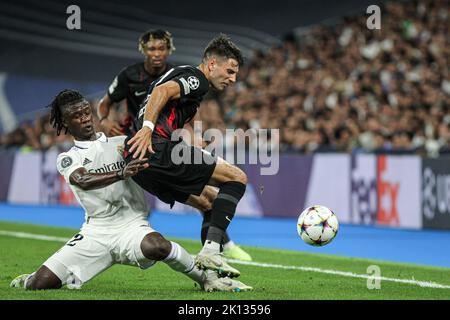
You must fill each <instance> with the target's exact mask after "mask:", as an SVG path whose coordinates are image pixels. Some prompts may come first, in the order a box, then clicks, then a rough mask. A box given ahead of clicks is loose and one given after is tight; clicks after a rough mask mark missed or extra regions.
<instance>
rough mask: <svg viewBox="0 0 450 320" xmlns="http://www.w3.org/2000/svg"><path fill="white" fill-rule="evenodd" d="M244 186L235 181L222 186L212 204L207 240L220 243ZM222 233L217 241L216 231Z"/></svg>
mask: <svg viewBox="0 0 450 320" xmlns="http://www.w3.org/2000/svg"><path fill="white" fill-rule="evenodd" d="M245 188H246V186H245V184H243V183H241V182H237V181H229V182H225V183H224V184H222V186H221V187H220V190H219V194H218V195H217V198H216V199H215V200H214V202H213V206H212V212H211V226H210V227H209V229H208V233H207V235H206V239H207V240H211V241H214V242H217V241H220V242H218V243H222V241H223V237H224V236H225V233H226V230H227V228H228V225H229V224H230V222H231V220H232V219H233V217H234V214H235V212H236V207H237V204H238V202H239V201H240V200H241V198H242V197H243V196H244V193H245ZM217 230H221V231H222V235H221V238H220V239H219V235H218V233H219V232H218V231H217Z"/></svg>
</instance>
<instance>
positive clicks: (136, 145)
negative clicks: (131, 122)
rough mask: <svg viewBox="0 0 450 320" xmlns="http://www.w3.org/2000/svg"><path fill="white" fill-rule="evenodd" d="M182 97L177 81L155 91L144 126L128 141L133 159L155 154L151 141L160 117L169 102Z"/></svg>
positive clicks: (161, 86) (149, 101) (146, 108)
mask: <svg viewBox="0 0 450 320" xmlns="http://www.w3.org/2000/svg"><path fill="white" fill-rule="evenodd" d="M180 96H181V90H180V85H179V84H178V83H176V82H175V81H168V82H166V83H163V84H161V85H159V86H157V87H155V88H154V89H153V91H152V93H151V94H150V98H149V99H148V101H147V104H146V106H145V113H144V122H143V126H142V128H141V130H139V131H138V132H137V133H136V135H135V136H134V137H133V138H131V139H130V140H129V141H128V145H131V147H130V152H131V153H133V158H137V157H139V159H143V158H144V157H145V154H146V152H147V151H148V152H150V153H154V151H153V148H152V145H151V140H152V132H153V130H154V127H155V123H156V121H157V120H158V116H159V114H160V112H161V110H162V108H163V107H164V106H165V105H166V103H167V102H168V101H170V100H175V99H179V98H180Z"/></svg>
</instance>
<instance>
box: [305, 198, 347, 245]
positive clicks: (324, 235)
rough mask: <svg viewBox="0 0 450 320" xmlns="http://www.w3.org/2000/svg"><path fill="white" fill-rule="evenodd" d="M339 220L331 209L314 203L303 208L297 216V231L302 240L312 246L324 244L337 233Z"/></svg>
mask: <svg viewBox="0 0 450 320" xmlns="http://www.w3.org/2000/svg"><path fill="white" fill-rule="evenodd" d="M338 229H339V222H338V219H337V217H336V215H335V214H334V212H333V211H331V210H330V209H328V208H327V207H324V206H320V205H315V206H312V207H309V208H306V209H305V210H303V212H302V213H301V214H300V216H299V217H298V221H297V232H298V235H299V236H300V237H301V238H302V240H303V241H304V242H306V243H307V244H310V245H312V246H324V245H326V244H328V243H330V242H331V241H332V240H333V239H334V238H335V237H336V235H337V233H338Z"/></svg>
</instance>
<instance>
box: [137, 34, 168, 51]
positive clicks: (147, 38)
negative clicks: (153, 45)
mask: <svg viewBox="0 0 450 320" xmlns="http://www.w3.org/2000/svg"><path fill="white" fill-rule="evenodd" d="M155 39H158V40H163V41H164V42H165V43H166V45H167V49H169V54H171V53H172V52H174V51H175V46H174V45H173V38H172V34H171V33H170V32H169V31H167V30H162V29H156V30H148V31H146V32H144V33H143V34H142V35H141V36H140V37H139V45H138V48H139V52H140V53H142V54H144V51H145V46H146V45H147V42H149V41H151V40H155Z"/></svg>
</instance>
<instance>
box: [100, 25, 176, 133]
mask: <svg viewBox="0 0 450 320" xmlns="http://www.w3.org/2000/svg"><path fill="white" fill-rule="evenodd" d="M139 51H140V52H141V53H142V54H143V55H144V56H145V59H144V61H143V62H140V63H136V64H133V65H131V66H128V67H125V68H124V69H123V70H122V71H121V72H120V73H119V74H118V75H117V76H116V77H115V78H114V80H113V82H112V84H111V85H110V86H109V88H108V91H107V93H106V94H105V96H104V97H103V98H102V99H101V100H100V103H99V105H98V110H97V113H98V118H99V119H100V124H101V126H102V129H103V131H104V132H105V134H106V135H107V136H115V135H121V134H124V133H129V132H127V130H130V131H133V121H134V119H135V118H136V115H137V112H138V110H139V108H140V105H141V104H142V103H143V102H144V100H145V98H146V97H147V91H148V88H149V87H150V84H151V83H152V81H153V80H155V79H157V78H158V77H159V76H161V75H162V74H164V73H165V72H166V71H167V70H169V69H170V68H172V67H173V66H172V65H170V64H168V63H167V61H166V60H167V58H168V57H169V55H170V54H171V53H172V52H173V51H175V46H174V44H173V38H172V35H171V34H170V32H169V31H166V30H161V29H158V30H149V31H147V32H145V33H144V34H142V35H141V36H140V38H139ZM124 99H126V103H127V109H128V118H127V119H126V120H125V122H124V123H122V124H119V123H118V122H116V121H114V120H111V119H108V115H109V113H110V112H109V111H110V108H112V107H113V106H114V105H115V104H116V103H118V102H120V101H122V100H124Z"/></svg>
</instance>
